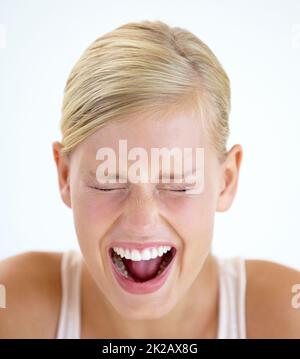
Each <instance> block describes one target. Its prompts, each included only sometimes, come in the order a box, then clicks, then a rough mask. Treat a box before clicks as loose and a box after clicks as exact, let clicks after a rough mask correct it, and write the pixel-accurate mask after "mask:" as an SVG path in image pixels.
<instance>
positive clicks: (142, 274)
mask: <svg viewBox="0 0 300 359" xmlns="http://www.w3.org/2000/svg"><path fill="white" fill-rule="evenodd" d="M162 258H163V257H156V258H154V259H149V260H147V261H146V260H141V261H132V260H131V259H125V258H123V262H124V264H125V266H126V267H127V269H128V270H129V272H130V274H131V275H132V276H133V277H134V279H137V280H141V281H146V280H148V279H150V278H152V277H154V276H155V274H156V272H157V271H158V268H159V265H160V263H161V262H162Z"/></svg>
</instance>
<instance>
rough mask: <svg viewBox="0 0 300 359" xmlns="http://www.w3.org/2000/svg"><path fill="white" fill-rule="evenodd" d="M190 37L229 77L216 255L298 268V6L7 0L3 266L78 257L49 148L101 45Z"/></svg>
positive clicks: (3, 20) (2, 57) (0, 17)
mask: <svg viewBox="0 0 300 359" xmlns="http://www.w3.org/2000/svg"><path fill="white" fill-rule="evenodd" d="M141 20H162V21H165V22H166V23H167V24H169V25H171V26H179V27H183V28H186V29H187V30H189V31H191V32H193V33H194V34H195V35H196V36H198V37H199V38H200V39H201V40H203V41H204V42H205V43H206V44H207V45H208V46H209V47H210V48H211V49H212V51H213V52H214V53H215V54H216V56H217V57H218V59H219V60H220V62H221V63H222V65H223V67H224V69H225V70H226V72H227V73H228V76H229V78H230V80H231V88H232V111H231V115H230V127H231V136H230V138H229V143H228V146H229V148H230V147H231V146H232V145H233V144H234V143H240V144H241V145H242V146H243V149H244V157H243V163H242V168H241V173H240V181H239V188H238V193H237V196H236V198H235V201H234V203H233V205H232V207H231V209H230V210H229V211H228V212H224V213H217V214H216V219H215V229H214V242H213V251H214V253H215V254H217V255H219V256H221V257H227V256H236V255H240V256H244V257H246V258H260V259H268V260H273V261H277V262H279V263H283V264H286V265H289V266H292V267H295V268H297V269H300V229H299V227H300V226H299V222H300V211H299V200H300V169H299V167H300V160H299V155H300V96H299V95H300V1H298V0H295V1H291V0H289V1H274V0H272V1H271V0H270V1H260V0H259V1H258V0H256V1H253V0H252V1H237V0H236V1H233V0H227V1H211V0H207V1H199V0H194V1H191V0H190V1H188V0H187V1H178V0H177V1H175V0H173V1H163V0H152V1H140V0H139V1H138V0H131V1H130V0H127V1H121V0H120V1H113V0H110V1H103V0H102V1H101V0H100V1H99V0H97V1H96V0H95V1H92V0H85V1H74V0H72V1H71V0H67V1H66V0H64V1H58V0H55V1H53V0H51V1H50V0H47V1H45V0H44V1H38V0H36V1H33V0H27V1H22V0H20V1H16V0H13V1H11V0H6V1H4V0H0V65H1V66H0V121H1V122H0V124H1V132H0V133H1V134H0V136H1V137H0V164H1V170H0V174H1V176H0V190H1V197H0V200H1V207H0V218H1V222H0V259H2V258H5V257H7V256H11V255H14V254H17V253H20V252H24V251H29V250H38V251H63V250H66V249H69V248H73V247H74V248H77V249H78V248H79V247H78V244H77V239H76V234H75V229H74V224H73V218H72V211H71V210H70V209H69V208H67V207H66V206H65V205H64V204H63V202H62V200H61V198H60V195H59V191H58V181H57V174H56V168H55V164H54V160H53V157H52V147H51V146H52V142H53V141H54V140H60V139H61V137H60V132H59V120H60V108H61V103H62V99H63V89H64V86H65V82H66V80H67V77H68V74H69V72H70V70H71V68H72V67H73V65H74V64H75V62H76V61H77V60H78V58H79V56H80V55H81V54H82V52H83V51H84V50H85V49H86V47H87V46H88V45H90V43H91V42H92V41H94V40H95V39H96V38H97V37H99V36H101V35H103V34H105V33H106V32H109V31H111V30H113V29H114V28H116V27H118V26H120V25H122V24H125V23H127V22H131V21H141Z"/></svg>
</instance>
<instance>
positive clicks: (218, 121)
mask: <svg viewBox="0 0 300 359" xmlns="http://www.w3.org/2000/svg"><path fill="white" fill-rule="evenodd" d="M187 105H188V106H193V107H194V108H193V110H194V111H195V112H196V113H201V114H202V119H203V120H204V122H205V124H206V125H207V126H205V128H207V129H208V134H209V139H210V141H211V143H212V145H213V147H214V148H215V150H216V151H217V153H218V155H220V158H224V155H225V154H226V142H227V138H228V136H229V127H228V116H229V112H230V83H229V79H228V77H227V75H226V73H225V71H224V69H223V68H222V66H221V64H220V62H219V61H218V59H217V58H216V56H215V55H214V54H213V52H212V51H211V50H210V49H209V47H208V46H207V45H206V44H204V43H203V42H202V41H201V40H200V39H199V38H197V37H196V36H195V35H193V34H192V33H191V32H189V31H187V30H185V29H182V28H179V27H172V28H171V27H170V26H168V25H167V24H166V23H164V22H162V21H141V22H131V23H127V24H125V25H122V26H120V27H118V28H116V29H114V30H113V31H111V32H109V33H106V34H105V35H103V36H101V37H99V38H97V39H96V40H95V41H94V42H93V43H92V44H91V45H90V46H89V47H88V48H87V49H86V50H85V51H84V53H83V54H82V55H81V57H80V58H79V60H78V62H77V63H76V64H75V66H74V67H73V69H72V71H71V73H70V75H69V78H68V80H67V83H66V86H65V91H64V99H63V105H62V118H61V132H62V145H63V149H62V153H63V154H68V153H70V152H71V151H72V149H73V148H74V147H75V146H76V145H77V144H79V143H80V142H82V141H83V140H84V139H85V138H86V137H87V136H89V135H90V134H92V133H93V132H95V131H96V130H97V129H99V128H100V127H101V126H102V125H104V124H105V123H108V122H109V121H112V120H121V119H122V118H127V117H129V116H131V115H133V114H134V113H141V112H147V111H150V112H153V111H157V110H158V109H163V108H166V106H167V107H168V106H173V107H174V106H177V107H178V108H180V106H187Z"/></svg>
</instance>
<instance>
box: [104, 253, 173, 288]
mask: <svg viewBox="0 0 300 359" xmlns="http://www.w3.org/2000/svg"><path fill="white" fill-rule="evenodd" d="M163 252H164V253H159V254H158V253H156V254H155V252H154V254H153V253H152V256H151V258H147V259H141V258H137V257H134V256H131V255H130V254H129V252H128V253H127V251H126V254H124V253H125V252H124V251H120V250H119V249H118V248H115V247H114V248H110V249H109V254H110V256H111V259H112V263H113V265H114V267H115V269H116V271H117V272H118V273H120V274H121V275H122V276H123V277H125V278H127V279H129V280H130V281H132V282H137V283H143V282H147V281H150V280H151V279H154V278H156V277H160V276H162V275H163V273H164V271H166V269H167V268H168V266H169V265H170V263H171V262H172V260H173V258H174V257H175V254H176V249H175V248H174V247H167V246H166V247H164V250H163ZM129 258H131V259H129Z"/></svg>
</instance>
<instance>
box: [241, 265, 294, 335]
mask: <svg viewBox="0 0 300 359" xmlns="http://www.w3.org/2000/svg"><path fill="white" fill-rule="evenodd" d="M246 273H247V290H246V323H247V337H248V338H300V272H299V271H297V270H295V269H292V268H289V267H287V266H285V265H282V264H278V263H274V262H271V261H264V260H246Z"/></svg>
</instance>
